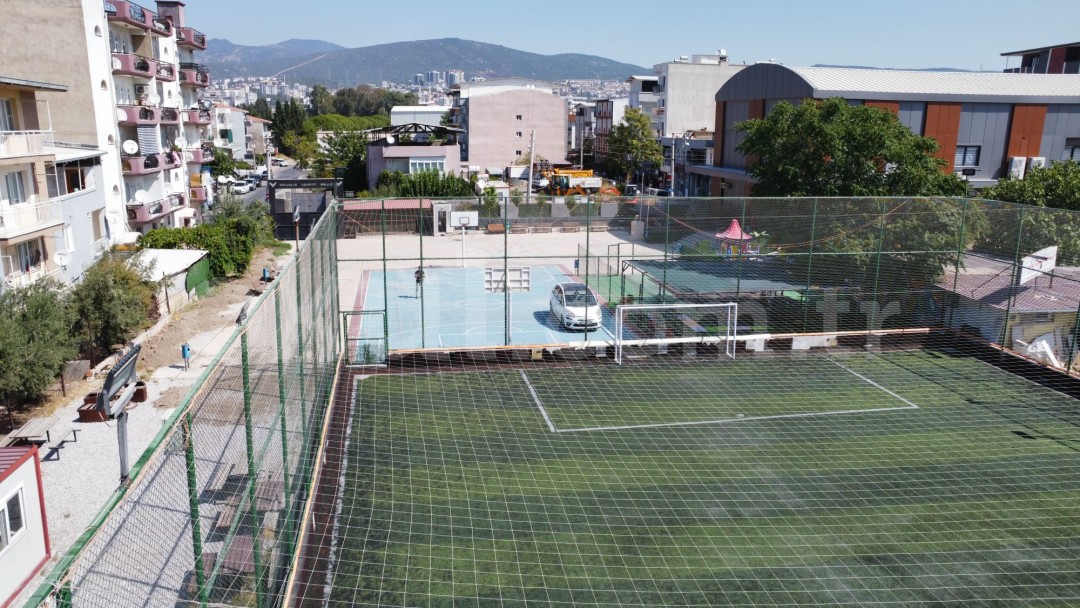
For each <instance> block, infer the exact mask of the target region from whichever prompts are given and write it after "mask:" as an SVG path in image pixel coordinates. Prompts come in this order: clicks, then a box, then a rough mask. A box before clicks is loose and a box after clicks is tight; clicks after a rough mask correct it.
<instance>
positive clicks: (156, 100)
mask: <svg viewBox="0 0 1080 608" xmlns="http://www.w3.org/2000/svg"><path fill="white" fill-rule="evenodd" d="M146 101H148V102H150V105H153V106H156V105H157V104H159V103H161V98H160V97H158V96H157V95H156V94H153V93H151V94H150V96H149V97H147V98H146Z"/></svg>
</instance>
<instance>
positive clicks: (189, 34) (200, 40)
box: [176, 27, 206, 51]
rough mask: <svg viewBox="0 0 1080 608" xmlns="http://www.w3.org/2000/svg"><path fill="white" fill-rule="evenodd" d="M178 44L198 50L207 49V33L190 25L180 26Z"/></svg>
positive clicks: (177, 32)
mask: <svg viewBox="0 0 1080 608" xmlns="http://www.w3.org/2000/svg"><path fill="white" fill-rule="evenodd" d="M176 44H177V46H180V47H184V48H189V49H195V50H196V51H205V50H206V35H205V34H203V33H202V32H200V31H199V30H196V29H193V28H190V27H178V28H176Z"/></svg>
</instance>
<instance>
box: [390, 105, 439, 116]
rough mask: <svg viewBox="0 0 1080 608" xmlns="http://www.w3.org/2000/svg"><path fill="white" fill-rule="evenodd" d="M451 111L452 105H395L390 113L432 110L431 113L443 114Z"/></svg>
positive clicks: (426, 111)
mask: <svg viewBox="0 0 1080 608" xmlns="http://www.w3.org/2000/svg"><path fill="white" fill-rule="evenodd" d="M449 111H450V106H394V107H392V108H390V113H391V114H393V113H394V112H425V113H428V112H430V113H431V114H436V113H438V114H443V113H446V112H449Z"/></svg>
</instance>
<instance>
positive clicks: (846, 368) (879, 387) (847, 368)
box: [825, 357, 919, 410]
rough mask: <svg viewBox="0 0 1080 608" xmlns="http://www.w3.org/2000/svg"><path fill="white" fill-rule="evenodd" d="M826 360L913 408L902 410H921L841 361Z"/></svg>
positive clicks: (826, 358) (827, 358)
mask: <svg viewBox="0 0 1080 608" xmlns="http://www.w3.org/2000/svg"><path fill="white" fill-rule="evenodd" d="M825 360H826V361H828V362H829V363H832V364H833V365H835V366H837V367H839V368H840V369H842V370H844V371H845V372H847V373H849V374H851V375H853V376H855V377H856V378H859V379H860V380H862V381H863V382H866V383H867V384H869V385H871V386H873V387H875V388H878V389H880V390H882V391H885V392H886V393H888V394H889V395H892V396H893V397H895V398H897V399H899V400H900V401H903V402H904V403H906V404H908V405H909V406H911V407H908V408H900V409H916V410H917V409H919V406H917V405H915V404H914V403H912V402H910V401H908V400H907V399H904V398H903V397H901V396H900V395H897V394H896V393H894V392H892V391H890V390H889V389H887V388H885V387H884V386H881V385H880V384H878V383H877V382H874V381H873V380H871V379H869V378H867V377H866V376H864V375H862V374H860V373H859V372H857V371H855V370H853V369H851V368H849V367H848V366H846V365H844V364H842V363H840V362H839V361H834V360H832V359H830V358H829V357H825Z"/></svg>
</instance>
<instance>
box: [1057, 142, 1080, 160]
mask: <svg viewBox="0 0 1080 608" xmlns="http://www.w3.org/2000/svg"><path fill="white" fill-rule="evenodd" d="M1061 160H1071V161H1073V162H1074V163H1080V137H1070V138H1068V139H1066V140H1065V153H1064V154H1062V156H1061Z"/></svg>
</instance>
